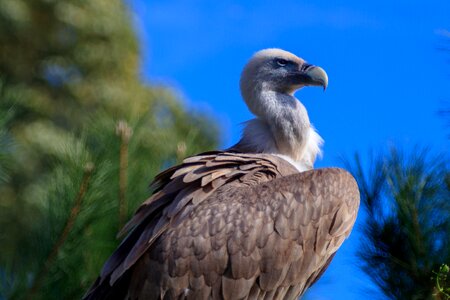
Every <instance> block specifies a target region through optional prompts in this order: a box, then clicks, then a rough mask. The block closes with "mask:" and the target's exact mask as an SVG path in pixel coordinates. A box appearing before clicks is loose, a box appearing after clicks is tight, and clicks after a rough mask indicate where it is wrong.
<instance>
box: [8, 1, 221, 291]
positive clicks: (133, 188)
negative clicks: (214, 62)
mask: <svg viewBox="0 0 450 300" xmlns="http://www.w3.org/2000/svg"><path fill="white" fill-rule="evenodd" d="M138 66H139V49H138V42H137V40H136V37H135V33H134V31H133V29H132V26H131V22H130V15H129V12H128V10H127V7H126V6H125V5H124V3H123V2H122V1H120V0H90V1H79V0H58V1H54V0H32V1H29V0H14V1H10V0H0V83H1V84H0V195H1V196H0V207H1V209H0V253H1V255H0V299H1V298H5V299H79V298H80V297H81V295H82V294H83V293H84V292H85V290H86V289H87V288H88V286H89V285H90V284H91V283H92V281H93V280H94V279H95V277H96V276H97V275H98V272H99V271H100V268H101V266H102V264H103V262H104V261H105V259H106V258H107V257H108V256H109V255H110V254H111V252H112V251H113V249H114V248H115V247H116V246H117V244H118V240H117V239H116V234H117V232H118V230H119V228H120V227H121V226H122V225H123V224H124V222H126V220H127V219H128V218H129V217H130V215H131V214H132V213H133V212H134V210H135V209H136V207H137V206H138V205H139V204H140V203H141V202H143V201H144V200H145V199H146V197H148V195H149V191H148V190H147V187H148V183H149V181H150V180H151V178H152V177H153V176H154V175H155V174H156V173H157V172H158V171H161V170H162V169H163V168H165V167H168V166H170V165H172V164H174V163H176V162H179V161H180V160H181V159H182V158H184V157H185V156H188V155H191V154H194V153H198V152H201V151H203V150H207V149H212V148H215V146H216V145H217V142H218V140H217V136H218V132H217V129H216V125H215V124H213V123H212V122H211V120H210V119H208V118H206V117H205V116H204V115H202V114H199V113H196V112H192V111H189V110H187V109H186V108H183V106H182V103H181V102H180V100H179V99H177V98H176V96H175V95H174V93H173V92H171V91H170V90H169V89H168V88H166V87H156V86H150V85H148V84H144V83H143V82H142V80H140V78H139V69H138Z"/></svg>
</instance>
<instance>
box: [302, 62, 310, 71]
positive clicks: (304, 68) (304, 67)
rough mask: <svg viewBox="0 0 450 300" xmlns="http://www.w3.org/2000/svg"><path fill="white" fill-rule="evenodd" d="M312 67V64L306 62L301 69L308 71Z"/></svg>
mask: <svg viewBox="0 0 450 300" xmlns="http://www.w3.org/2000/svg"><path fill="white" fill-rule="evenodd" d="M310 67H312V65H310V64H307V63H304V64H303V65H302V67H301V69H300V70H302V71H306V70H308V69H309V68H310Z"/></svg>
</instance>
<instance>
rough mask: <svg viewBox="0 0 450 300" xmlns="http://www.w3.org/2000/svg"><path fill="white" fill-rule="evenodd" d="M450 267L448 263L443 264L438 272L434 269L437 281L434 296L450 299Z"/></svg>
mask: <svg viewBox="0 0 450 300" xmlns="http://www.w3.org/2000/svg"><path fill="white" fill-rule="evenodd" d="M449 273H450V268H449V266H448V265H446V264H442V265H441V266H440V267H439V270H438V271H437V272H435V271H433V274H434V275H435V276H434V279H435V281H436V286H435V290H436V292H435V293H434V296H436V298H438V299H445V300H449V299H450V276H449Z"/></svg>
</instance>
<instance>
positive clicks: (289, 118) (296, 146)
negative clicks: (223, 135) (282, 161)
mask: <svg viewBox="0 0 450 300" xmlns="http://www.w3.org/2000/svg"><path fill="white" fill-rule="evenodd" d="M243 96H244V98H245V101H246V103H247V105H248V107H249V109H250V110H251V111H252V112H253V114H255V115H256V116H257V118H256V119H253V120H250V121H248V122H247V123H246V124H245V128H244V131H243V134H242V138H241V140H240V141H239V143H238V144H237V145H236V146H235V148H236V149H237V150H240V151H243V152H256V153H271V154H277V155H281V156H286V157H287V158H288V159H290V160H293V161H294V162H297V163H304V164H307V165H308V166H310V168H312V164H313V162H314V160H315V157H316V155H317V154H318V152H320V148H319V144H320V140H321V138H320V137H319V136H318V135H317V134H316V133H315V131H314V130H313V129H312V128H311V124H310V122H309V117H308V113H307V111H306V109H305V107H304V106H303V104H302V103H300V101H298V100H297V99H296V98H295V97H294V96H293V95H290V94H284V93H279V92H275V91H273V90H269V89H264V88H261V89H253V90H252V91H251V93H245V92H244V91H243ZM311 130H312V131H313V132H314V134H316V135H317V137H318V139H315V140H314V141H312V142H313V144H315V145H313V147H312V148H314V149H317V150H314V151H316V152H315V153H309V152H311V151H308V143H309V139H310V137H311ZM306 152H308V153H306Z"/></svg>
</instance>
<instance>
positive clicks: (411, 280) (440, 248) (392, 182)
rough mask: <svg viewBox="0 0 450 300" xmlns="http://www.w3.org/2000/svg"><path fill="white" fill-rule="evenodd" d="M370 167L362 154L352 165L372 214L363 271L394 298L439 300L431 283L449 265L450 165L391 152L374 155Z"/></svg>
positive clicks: (423, 155)
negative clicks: (364, 161) (366, 165)
mask: <svg viewBox="0 0 450 300" xmlns="http://www.w3.org/2000/svg"><path fill="white" fill-rule="evenodd" d="M368 165H369V167H368V168H364V167H363V164H362V162H361V158H360V157H359V156H358V155H357V156H356V157H355V163H354V164H349V166H348V167H349V169H350V170H351V171H352V173H353V175H354V176H355V177H356V179H357V181H358V184H359V188H360V192H361V200H362V203H363V205H364V208H365V209H366V211H367V214H368V216H367V221H366V223H365V225H364V228H363V231H364V234H365V238H364V240H363V243H362V245H361V248H360V251H359V255H360V257H361V258H362V262H363V266H362V267H363V270H364V271H365V272H366V273H367V274H368V275H369V276H370V277H371V278H372V279H373V281H374V282H375V283H376V284H377V285H378V286H379V287H380V288H381V290H382V291H383V292H384V294H385V295H386V296H387V297H388V298H390V299H438V298H435V297H434V296H433V294H434V292H435V290H434V289H435V285H434V282H433V281H431V280H430V278H431V277H432V275H433V270H437V269H438V268H439V266H440V265H441V264H442V263H443V262H450V248H449V247H448V237H449V236H450V202H449V199H450V188H449V185H448V181H447V178H448V176H449V174H450V173H449V169H448V160H447V159H446V158H445V157H439V156H434V157H433V156H431V155H430V154H429V153H428V151H427V150H422V151H417V152H414V153H412V154H410V155H406V154H404V153H402V152H400V151H398V150H396V149H392V150H391V151H390V152H389V153H387V154H384V153H381V154H379V155H378V156H373V155H372V156H371V157H370V159H369V163H368ZM364 170H366V171H364Z"/></svg>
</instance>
